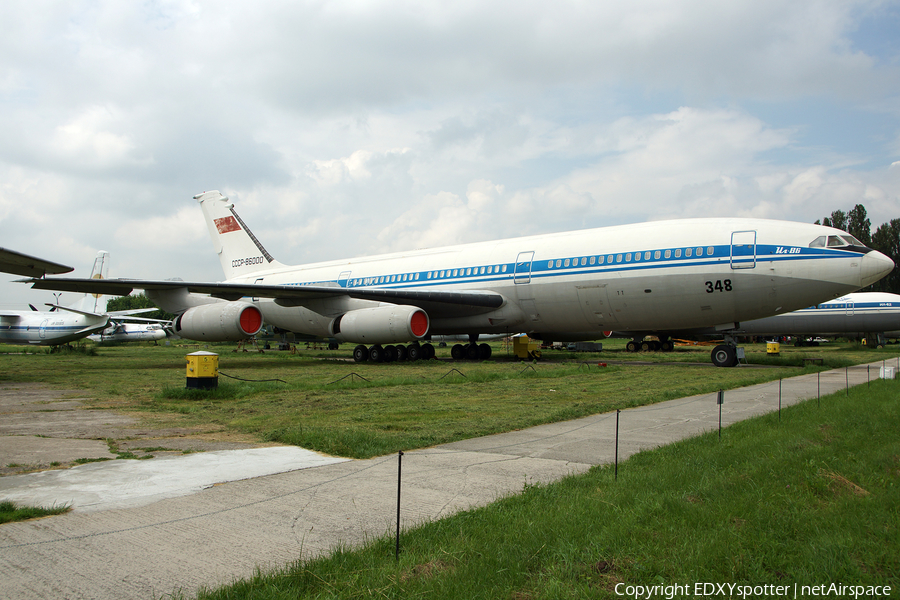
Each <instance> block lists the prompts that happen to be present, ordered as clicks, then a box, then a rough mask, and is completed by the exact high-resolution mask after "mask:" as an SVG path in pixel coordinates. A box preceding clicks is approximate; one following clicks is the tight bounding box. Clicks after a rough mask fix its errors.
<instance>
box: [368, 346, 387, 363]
mask: <svg viewBox="0 0 900 600" xmlns="http://www.w3.org/2000/svg"><path fill="white" fill-rule="evenodd" d="M369 360H371V361H372V362H376V363H378V362H384V348H382V347H381V346H379V345H378V344H375V345H374V346H372V347H371V348H369Z"/></svg>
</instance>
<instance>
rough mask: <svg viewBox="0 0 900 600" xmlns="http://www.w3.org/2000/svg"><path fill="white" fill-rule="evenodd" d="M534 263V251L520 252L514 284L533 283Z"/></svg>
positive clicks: (517, 258)
mask: <svg viewBox="0 0 900 600" xmlns="http://www.w3.org/2000/svg"><path fill="white" fill-rule="evenodd" d="M533 261H534V251H533V250H531V251H529V252H519V256H517V257H516V268H515V272H514V273H513V283H531V263H532V262H533Z"/></svg>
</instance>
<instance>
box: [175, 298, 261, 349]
mask: <svg viewBox="0 0 900 600" xmlns="http://www.w3.org/2000/svg"><path fill="white" fill-rule="evenodd" d="M262 325H263V318H262V313H261V312H259V309H258V308H256V307H255V306H253V305H252V304H248V303H247V302H217V303H215V304H205V305H203V306H195V307H194V308H189V309H188V310H186V311H185V312H184V313H182V314H181V316H179V317H178V318H177V319H175V333H177V334H178V335H180V336H181V337H184V338H187V339H189V340H197V341H201V342H236V341H239V340H245V339H247V338H248V337H252V336H254V335H256V334H257V333H259V330H260V329H262Z"/></svg>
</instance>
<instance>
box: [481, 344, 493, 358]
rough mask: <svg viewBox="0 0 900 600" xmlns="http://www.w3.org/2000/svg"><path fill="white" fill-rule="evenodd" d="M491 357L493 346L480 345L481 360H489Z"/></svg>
mask: <svg viewBox="0 0 900 600" xmlns="http://www.w3.org/2000/svg"><path fill="white" fill-rule="evenodd" d="M490 357H491V347H490V346H489V345H487V344H481V345H480V346H478V358H479V359H481V360H487V359H489V358H490Z"/></svg>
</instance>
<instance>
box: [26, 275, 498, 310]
mask: <svg viewBox="0 0 900 600" xmlns="http://www.w3.org/2000/svg"><path fill="white" fill-rule="evenodd" d="M21 281H22V282H23V283H30V284H32V287H33V288H34V289H40V290H56V291H63V292H80V293H85V294H106V295H112V296H127V295H128V294H130V293H131V292H132V291H133V290H135V289H139V290H158V291H165V290H175V289H186V290H187V291H188V292H190V293H193V294H208V295H210V296H213V297H215V298H222V299H223V300H231V301H233V300H240V299H241V298H245V297H257V298H273V299H274V300H275V302H276V303H277V304H279V305H280V306H303V305H304V304H305V303H307V302H311V301H313V300H323V299H328V298H337V297H341V296H346V297H349V298H357V299H360V300H372V301H375V302H390V303H394V304H408V305H411V306H418V307H420V308H422V309H424V310H427V311H432V310H435V309H436V310H437V311H438V312H447V311H448V310H449V311H450V312H453V310H452V308H451V307H457V308H458V309H461V311H460V312H465V313H467V314H471V312H472V311H473V310H474V311H475V312H479V311H480V310H484V311H489V310H494V309H496V308H499V307H501V306H502V305H503V303H504V298H503V296H502V295H500V294H497V293H495V292H479V291H454V292H449V291H448V292H445V291H437V290H403V289H399V290H395V289H377V288H375V289H373V288H368V289H358V288H352V289H347V288H342V287H327V286H313V285H303V286H299V285H265V284H242V283H208V282H203V283H200V282H190V281H177V280H165V281H160V280H141V279H102V280H98V279H78V278H74V277H72V278H69V277H65V278H62V277H60V278H41V279H24V280H21ZM441 309H443V310H441Z"/></svg>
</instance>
